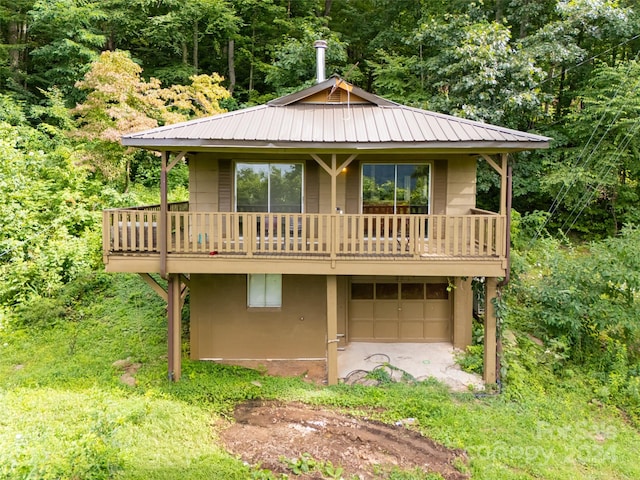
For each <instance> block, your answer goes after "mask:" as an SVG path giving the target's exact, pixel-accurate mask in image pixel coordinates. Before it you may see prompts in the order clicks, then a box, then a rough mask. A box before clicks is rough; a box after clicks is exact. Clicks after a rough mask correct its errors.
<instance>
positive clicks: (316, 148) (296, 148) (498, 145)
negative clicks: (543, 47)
mask: <svg viewBox="0 0 640 480" xmlns="http://www.w3.org/2000/svg"><path fill="white" fill-rule="evenodd" d="M122 145H124V146H127V147H137V148H144V149H147V150H157V151H175V150H186V151H199V152H204V151H209V152H211V151H226V152H242V151H247V152H248V151H250V152H253V153H259V152H264V153H273V152H276V151H282V152H290V153H304V152H314V153H317V152H334V153H349V152H353V153H356V152H368V153H393V152H402V151H406V152H413V153H419V152H425V153H436V152H437V153H469V152H481V153H501V152H507V153H508V152H520V151H524V150H537V149H546V148H549V142H548V141H539V142H526V141H523V142H504V141H495V142H487V141H475V142H474V141H470V142H469V141H468V142H455V143H452V142H446V141H442V142H414V143H409V144H408V143H400V142H383V143H369V144H367V143H359V144H353V143H326V142H317V143H313V142H305V143H300V142H269V143H264V142H257V141H253V142H251V141H237V142H229V141H227V142H216V141H211V140H193V139H185V140H177V139H135V138H123V139H122Z"/></svg>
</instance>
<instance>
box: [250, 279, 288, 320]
mask: <svg viewBox="0 0 640 480" xmlns="http://www.w3.org/2000/svg"><path fill="white" fill-rule="evenodd" d="M257 276H262V277H264V281H263V282H264V302H263V303H262V304H260V303H259V302H258V303H255V304H252V301H253V300H255V299H253V300H252V295H251V285H252V282H251V277H257ZM268 277H271V278H278V290H277V292H271V294H272V295H273V294H277V295H278V301H277V304H271V305H269V304H268V303H269V302H268V299H269V285H270V283H269V282H268V281H267V279H268ZM281 308H282V274H281V273H248V274H247V309H248V310H256V311H261V312H264V311H269V310H271V311H279V310H280V309H281Z"/></svg>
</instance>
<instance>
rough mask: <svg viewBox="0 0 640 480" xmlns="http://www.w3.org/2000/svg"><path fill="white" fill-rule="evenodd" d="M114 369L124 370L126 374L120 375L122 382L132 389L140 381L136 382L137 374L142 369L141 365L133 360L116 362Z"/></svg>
mask: <svg viewBox="0 0 640 480" xmlns="http://www.w3.org/2000/svg"><path fill="white" fill-rule="evenodd" d="M112 366H113V367H115V368H117V369H118V370H123V371H124V373H123V374H122V375H120V381H121V382H122V383H124V384H125V385H129V386H130V387H135V386H136V384H137V383H138V381H137V380H136V377H135V375H136V373H138V370H140V367H142V364H141V363H134V362H132V361H131V358H125V359H124V360H116V361H115V362H113V364H112Z"/></svg>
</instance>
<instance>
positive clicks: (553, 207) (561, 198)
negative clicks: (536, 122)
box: [531, 34, 640, 243]
mask: <svg viewBox="0 0 640 480" xmlns="http://www.w3.org/2000/svg"><path fill="white" fill-rule="evenodd" d="M639 37H640V34H638V35H636V36H634V37H633V38H632V39H629V40H628V41H626V42H622V43H620V44H618V45H617V46H619V45H623V44H624V43H628V42H629V41H631V40H633V39H635V38H639ZM613 48H615V47H613ZM610 50H611V49H609V50H608V51H610ZM604 53H606V52H603V53H602V54H600V55H603V54H604ZM597 56H598V55H596V56H593V57H591V58H590V59H588V60H585V62H586V61H589V60H591V59H593V58H596V57H597ZM639 56H640V52H638V53H637V54H636V56H635V58H634V59H633V61H636V60H637V59H638V57H639ZM582 63H584V62H582ZM582 63H581V64H582ZM581 64H578V65H576V67H577V66H579V65H581ZM630 71H631V64H629V67H628V68H627V75H626V76H627V77H628V74H629V72H630ZM639 83H640V79H639V80H638V81H636V84H635V85H634V87H633V91H635V90H636V89H637V87H638V84H639ZM622 86H623V83H620V84H619V85H618V87H617V88H616V91H615V93H614V95H613V97H611V99H610V100H609V103H608V104H607V105H611V103H612V102H613V101H614V100H615V98H616V97H617V96H618V94H619V92H620V89H621V88H622ZM622 110H623V108H622V107H620V108H618V109H617V111H616V114H615V115H614V118H613V119H612V120H611V122H609V125H608V127H607V130H606V131H605V133H604V134H603V135H602V136H600V139H599V141H598V143H597V144H596V145H595V147H593V149H592V150H591V151H590V153H589V154H588V156H587V157H586V159H585V158H584V155H585V153H586V151H587V148H588V146H589V144H590V143H591V142H592V140H593V138H594V137H595V134H596V132H597V130H598V129H599V128H600V126H601V125H602V123H603V119H604V118H605V116H606V114H607V112H606V111H605V112H603V114H602V115H601V117H600V118H599V119H598V123H597V124H596V125H595V126H594V128H593V130H592V131H591V135H590V136H589V140H588V141H587V143H586V144H585V146H584V147H583V149H582V151H581V152H580V154H579V155H578V157H577V159H576V160H575V161H574V162H573V165H572V166H571V168H572V169H575V168H577V167H578V166H580V164H581V163H583V164H584V166H586V165H588V164H589V163H590V160H591V159H592V158H593V157H594V155H595V153H596V152H597V150H598V148H599V147H600V145H601V144H602V142H603V141H604V138H605V137H606V135H607V134H608V133H609V131H610V130H611V128H612V127H613V125H614V123H615V122H616V121H617V120H618V118H619V117H620V115H621V114H622ZM575 184H576V182H575V181H572V182H571V183H570V184H568V185H563V186H562V187H561V189H560V191H559V192H558V193H557V194H556V197H555V198H554V201H553V203H552V205H551V207H550V208H549V210H548V212H549V216H548V217H547V219H546V220H545V222H544V223H543V225H542V226H540V228H539V229H538V230H537V231H536V234H535V235H534V237H533V239H532V240H531V243H533V242H535V240H536V239H537V238H538V237H539V236H540V235H541V233H542V232H543V231H544V229H545V228H546V227H547V225H548V224H549V222H550V220H551V218H552V216H553V215H554V214H555V213H556V211H557V209H558V208H559V206H560V204H561V203H562V201H564V199H565V198H566V195H567V194H568V193H569V191H570V190H571V189H572V188H573V187H574V186H575ZM583 210H584V207H583V208H582V209H581V211H583ZM572 214H573V211H572ZM575 221H577V218H576V219H575V220H574V222H573V224H575Z"/></svg>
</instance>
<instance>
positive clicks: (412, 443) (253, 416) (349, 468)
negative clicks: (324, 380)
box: [220, 401, 469, 480]
mask: <svg viewBox="0 0 640 480" xmlns="http://www.w3.org/2000/svg"><path fill="white" fill-rule="evenodd" d="M234 416H235V420H236V421H235V423H232V424H231V425H230V426H227V425H224V426H223V428H224V429H223V430H222V432H221V434H220V436H221V439H222V441H223V443H224V444H225V446H226V448H227V450H228V451H230V452H231V453H233V454H236V455H239V456H240V457H241V458H242V459H243V460H244V461H245V462H248V463H249V464H251V465H258V464H259V465H260V466H261V468H266V469H269V470H271V471H272V472H274V473H287V474H289V475H291V474H292V470H291V465H290V464H289V465H287V462H285V461H283V460H282V458H283V457H284V458H287V459H301V458H302V459H304V458H311V459H313V461H314V462H319V463H320V464H325V465H326V462H331V464H332V465H333V466H334V467H341V468H342V469H344V471H343V473H342V476H343V477H344V478H352V477H353V476H357V478H360V479H375V478H386V477H387V475H386V474H385V472H386V473H388V472H390V471H391V470H392V469H393V468H394V467H396V468H399V469H401V470H415V469H416V468H419V469H421V470H423V471H424V472H426V473H429V472H437V473H439V474H440V475H442V477H443V478H445V479H447V480H462V479H466V478H469V477H468V475H466V474H463V473H461V472H460V471H459V470H458V469H456V468H455V467H454V465H456V464H465V463H466V457H465V454H464V452H463V451H461V450H453V449H448V448H446V447H444V446H442V445H440V444H438V443H436V442H434V441H433V440H431V439H429V438H427V437H424V436H422V435H420V434H419V433H417V432H414V431H411V430H408V429H407V428H405V427H404V426H402V425H398V426H393V425H386V424H383V423H379V422H374V421H368V420H363V419H358V418H354V417H350V416H347V415H342V414H340V413H337V412H334V411H331V410H327V409H321V408H314V407H310V406H307V405H304V404H300V403H293V404H282V403H278V402H263V401H253V402H247V403H244V404H240V405H238V406H237V407H236V409H235V413H234ZM399 423H401V422H399ZM305 455H308V457H305ZM298 463H299V464H300V463H305V461H302V462H298ZM318 470H321V467H320V468H316V471H315V472H310V473H306V474H303V475H301V476H295V477H292V478H300V479H321V478H333V477H324V476H323V473H322V472H319V471H318Z"/></svg>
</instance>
